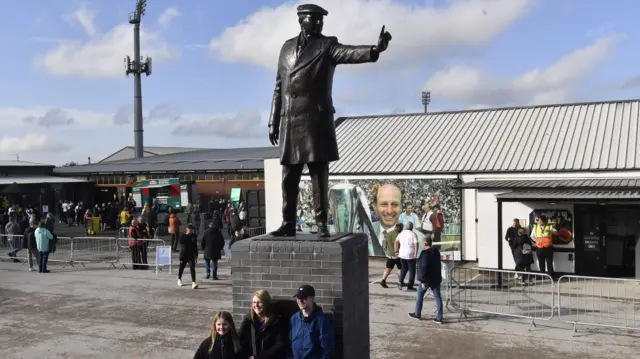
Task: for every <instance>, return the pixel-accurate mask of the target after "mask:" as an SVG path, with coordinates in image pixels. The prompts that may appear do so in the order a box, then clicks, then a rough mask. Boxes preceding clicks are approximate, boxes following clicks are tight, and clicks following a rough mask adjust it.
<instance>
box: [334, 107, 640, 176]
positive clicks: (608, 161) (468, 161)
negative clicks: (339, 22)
mask: <svg viewBox="0 0 640 359" xmlns="http://www.w3.org/2000/svg"><path fill="white" fill-rule="evenodd" d="M639 110H640V100H626V101H613V102H593V103H575V104H561V105H544V106H531V107H517V108H497V109H483V110H469V111H458V112H440V113H430V114H426V115H425V114H398V115H388V116H369V117H367V116H363V117H348V118H340V119H338V121H337V128H336V133H337V138H338V147H339V151H340V160H339V161H337V162H334V163H332V164H331V167H330V170H331V173H332V174H376V173H399V174H400V173H402V174H411V173H415V174H423V173H478V172H502V171H522V172H524V171H589V170H591V171H592V170H621V169H638V168H640V149H639V147H640V142H639V141H638V140H637V139H638V135H639V134H640V133H639V131H640V129H639V126H638V123H639V120H640V117H639V114H640V112H639Z"/></svg>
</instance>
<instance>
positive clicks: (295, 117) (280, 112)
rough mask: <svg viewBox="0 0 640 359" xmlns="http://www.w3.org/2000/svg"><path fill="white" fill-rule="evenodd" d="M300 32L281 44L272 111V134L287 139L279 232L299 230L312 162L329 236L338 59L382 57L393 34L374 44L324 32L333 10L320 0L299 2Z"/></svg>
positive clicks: (318, 211)
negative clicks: (345, 41) (350, 42)
mask: <svg viewBox="0 0 640 359" xmlns="http://www.w3.org/2000/svg"><path fill="white" fill-rule="evenodd" d="M297 10H298V23H299V24H300V28H301V31H300V34H299V35H298V36H296V37H294V38H292V39H289V40H288V41H286V42H285V43H284V45H283V46H282V49H281V50H280V58H279V60H278V72H277V75H276V86H275V90H274V93H273V99H272V103H271V114H270V116H269V140H270V141H271V144H272V145H274V146H275V145H277V144H278V141H279V140H281V143H280V147H281V156H280V163H281V164H282V166H283V167H282V199H283V201H282V202H283V206H282V217H283V218H282V225H281V226H280V227H279V228H278V229H277V230H275V231H273V232H271V234H272V235H275V236H295V235H296V206H297V200H298V186H299V183H300V176H301V175H302V170H303V168H304V165H305V164H306V165H307V167H308V168H309V175H310V177H311V183H312V188H313V198H314V207H315V208H314V210H315V216H316V224H317V226H318V235H319V236H321V237H328V236H329V235H330V234H329V229H328V226H327V211H328V207H329V198H328V197H329V162H332V161H337V160H338V158H339V156H338V144H337V141H336V132H335V125H334V122H333V120H334V113H335V108H334V107H333V99H332V97H331V88H332V86H333V73H334V71H335V68H336V66H337V65H341V64H360V63H367V62H376V61H377V60H378V58H379V56H380V53H382V52H383V51H385V50H386V49H387V47H388V45H389V41H390V40H391V35H390V34H389V33H388V32H385V31H384V26H383V27H382V31H381V32H380V36H379V38H378V44H377V45H374V46H347V45H342V44H340V43H339V42H338V39H337V38H336V37H330V36H324V35H322V27H323V25H324V23H323V17H324V16H327V15H328V12H327V10H325V9H323V8H321V7H320V6H318V5H314V4H306V5H300V6H298V9H297Z"/></svg>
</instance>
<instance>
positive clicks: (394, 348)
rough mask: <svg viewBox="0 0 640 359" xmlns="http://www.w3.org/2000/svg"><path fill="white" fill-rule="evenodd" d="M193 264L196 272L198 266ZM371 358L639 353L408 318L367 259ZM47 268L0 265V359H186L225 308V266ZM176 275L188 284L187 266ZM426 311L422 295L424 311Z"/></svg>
mask: <svg viewBox="0 0 640 359" xmlns="http://www.w3.org/2000/svg"><path fill="white" fill-rule="evenodd" d="M200 265H201V264H200V263H199V267H198V275H199V276H201V275H202V274H203V272H204V268H202V267H201V266H200ZM369 266H370V282H371V283H370V299H369V304H370V318H371V326H370V328H371V333H370V334H371V358H380V359H382V358H395V359H397V358H490V359H503V358H504V359H511V358H519V359H539V358H567V359H584V358H598V359H607V358H615V359H620V358H638V353H640V340H638V339H640V333H639V332H629V331H621V330H603V329H593V330H586V329H587V328H579V331H578V333H577V335H576V336H575V337H572V330H571V329H572V326H571V325H570V324H565V323H562V322H558V321H551V322H538V323H537V324H538V326H537V327H536V328H534V329H533V330H532V331H530V332H529V331H528V330H527V329H528V327H529V323H528V321H526V320H513V319H504V318H487V317H484V316H480V315H472V316H471V317H469V318H468V319H466V320H464V319H463V320H462V321H459V322H458V318H459V313H456V312H445V321H446V323H445V324H443V325H437V324H435V323H432V322H431V321H429V320H421V321H417V320H414V319H410V318H408V316H407V313H408V312H410V311H412V309H413V305H414V299H415V293H408V292H405V291H399V290H398V289H397V288H396V287H395V282H394V278H395V277H394V276H395V274H392V276H391V277H390V280H389V282H388V283H389V285H390V288H388V289H384V288H382V287H380V285H379V284H378V282H377V280H378V279H379V277H380V273H381V271H382V267H383V263H382V262H380V261H377V260H371V261H370V264H369ZM50 269H51V273H48V274H39V273H37V272H28V271H27V266H26V265H21V264H20V263H12V262H0V358H3V359H4V358H6V359H18V358H20V359H30V358H34V359H36V358H38V359H41V358H51V359H62V358H65V359H75V358H97V359H101V358H114V359H115V358H131V359H134V358H157V359H164V358H167V359H168V358H172V359H173V358H190V357H193V354H194V353H195V350H196V349H197V347H198V345H199V344H200V342H201V341H202V340H203V339H204V338H205V337H206V336H207V335H208V333H209V330H210V326H211V317H212V315H213V313H214V312H216V311H219V310H231V307H232V305H231V298H232V295H231V280H230V273H229V264H228V263H227V262H226V261H222V262H221V272H220V277H221V278H222V280H220V281H212V280H209V281H204V280H202V279H199V280H200V284H201V287H200V289H196V290H192V289H191V287H190V285H188V286H187V285H185V286H183V287H178V286H177V285H176V270H177V268H173V272H172V273H171V274H170V273H169V272H168V270H166V269H165V270H163V271H162V272H160V273H158V274H157V275H156V274H154V273H153V271H134V270H131V269H107V265H105V264H89V265H87V267H86V268H82V267H77V268H72V267H67V268H62V267H61V266H57V265H52V266H51V268H50ZM183 280H184V281H185V284H190V283H189V282H190V280H189V275H188V270H187V273H185V275H184V277H183ZM433 309H434V305H433V302H432V300H431V299H427V300H426V302H425V307H424V311H423V315H424V316H425V317H427V316H428V314H429V313H430V312H432V311H433Z"/></svg>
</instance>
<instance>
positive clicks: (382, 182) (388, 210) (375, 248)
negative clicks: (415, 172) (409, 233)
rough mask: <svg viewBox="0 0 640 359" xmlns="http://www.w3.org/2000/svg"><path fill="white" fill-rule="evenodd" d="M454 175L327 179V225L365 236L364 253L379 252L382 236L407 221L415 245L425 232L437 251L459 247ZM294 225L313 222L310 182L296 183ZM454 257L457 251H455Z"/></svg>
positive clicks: (458, 200) (306, 226)
mask: <svg viewBox="0 0 640 359" xmlns="http://www.w3.org/2000/svg"><path fill="white" fill-rule="evenodd" d="M457 184H458V180H456V179H341V180H332V179H330V180H329V229H330V231H331V232H332V233H343V232H361V233H366V234H367V235H368V236H369V255H371V256H384V255H385V251H384V248H385V243H384V238H385V234H386V233H387V232H388V231H391V230H392V229H393V227H394V226H395V224H396V223H403V224H404V225H405V227H406V226H407V224H408V222H411V224H412V227H413V231H414V232H415V233H416V234H417V236H418V240H419V242H420V248H421V249H422V248H423V240H424V238H425V237H427V236H430V237H431V238H432V239H433V241H434V246H437V247H438V248H440V250H441V251H443V252H445V251H457V252H459V251H460V248H461V236H460V210H461V203H462V202H461V192H460V190H459V189H456V188H453V187H454V186H455V185H457ZM298 216H299V223H301V224H302V227H303V230H305V229H306V230H311V229H312V227H313V225H314V224H315V218H314V212H313V197H312V194H311V182H310V181H308V180H303V181H301V182H300V198H299V201H298ZM458 256H459V254H458Z"/></svg>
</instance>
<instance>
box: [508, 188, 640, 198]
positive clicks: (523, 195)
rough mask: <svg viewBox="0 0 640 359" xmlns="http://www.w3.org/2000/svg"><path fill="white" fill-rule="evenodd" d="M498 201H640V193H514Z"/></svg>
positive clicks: (580, 191) (551, 191)
mask: <svg viewBox="0 0 640 359" xmlns="http://www.w3.org/2000/svg"><path fill="white" fill-rule="evenodd" d="M496 198H497V199H500V200H505V199H517V200H522V199H536V200H537V199H544V200H564V199H566V200H569V199H571V200H579V199H583V200H589V199H594V200H595V199H603V200H604V199H608V200H611V199H619V200H637V199H640V191H593V190H592V191H589V190H574V191H566V190H544V191H514V192H509V193H502V194H499V195H496Z"/></svg>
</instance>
